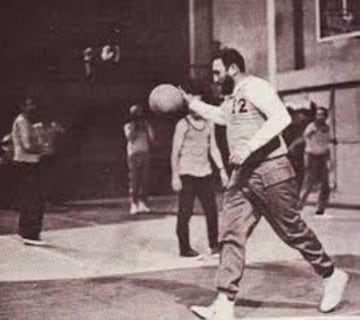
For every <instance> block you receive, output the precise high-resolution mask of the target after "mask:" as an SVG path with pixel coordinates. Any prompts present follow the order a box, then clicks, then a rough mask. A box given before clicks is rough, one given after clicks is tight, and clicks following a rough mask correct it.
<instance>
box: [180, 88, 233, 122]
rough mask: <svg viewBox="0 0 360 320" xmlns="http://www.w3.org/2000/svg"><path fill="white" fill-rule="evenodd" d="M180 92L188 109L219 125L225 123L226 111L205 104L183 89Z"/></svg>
mask: <svg viewBox="0 0 360 320" xmlns="http://www.w3.org/2000/svg"><path fill="white" fill-rule="evenodd" d="M182 93H183V97H184V99H185V101H186V102H187V104H188V107H189V109H190V110H192V111H195V112H196V113H197V114H199V115H200V116H201V117H202V118H204V119H206V120H210V121H211V122H214V123H216V124H218V125H221V126H225V125H226V123H227V116H226V113H225V112H224V111H223V110H222V108H219V107H217V106H213V105H211V104H207V103H205V102H203V101H201V100H199V99H196V98H195V97H193V96H191V95H190V94H187V93H185V92H184V91H182Z"/></svg>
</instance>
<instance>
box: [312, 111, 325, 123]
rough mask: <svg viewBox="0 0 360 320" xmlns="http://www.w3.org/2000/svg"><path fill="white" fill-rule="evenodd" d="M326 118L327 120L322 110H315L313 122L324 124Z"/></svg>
mask: <svg viewBox="0 0 360 320" xmlns="http://www.w3.org/2000/svg"><path fill="white" fill-rule="evenodd" d="M326 118H327V115H326V112H325V111H324V110H322V109H318V110H316V114H315V120H316V121H317V122H318V123H325V122H326Z"/></svg>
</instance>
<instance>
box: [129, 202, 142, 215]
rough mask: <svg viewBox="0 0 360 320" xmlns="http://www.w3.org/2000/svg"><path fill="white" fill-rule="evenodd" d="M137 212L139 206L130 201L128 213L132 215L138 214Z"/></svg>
mask: <svg viewBox="0 0 360 320" xmlns="http://www.w3.org/2000/svg"><path fill="white" fill-rule="evenodd" d="M139 212H140V210H139V206H138V205H137V204H136V203H131V206H130V214H131V215H132V216H134V215H136V214H138V213H139Z"/></svg>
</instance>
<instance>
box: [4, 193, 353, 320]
mask: <svg viewBox="0 0 360 320" xmlns="http://www.w3.org/2000/svg"><path fill="white" fill-rule="evenodd" d="M154 206H155V207H156V209H157V210H158V211H161V212H162V213H161V214H154V215H140V216H138V217H135V218H131V217H129V216H128V215H127V207H126V205H125V206H119V207H114V208H97V209H96V208H93V209H92V210H90V209H83V210H75V211H74V210H71V211H69V212H67V213H58V214H48V215H46V217H45V226H47V227H46V228H45V229H46V231H44V232H43V234H42V236H43V238H44V240H46V241H47V242H48V246H46V247H42V248H40V247H30V246H24V245H22V244H21V242H20V241H19V239H18V237H17V236H16V235H15V234H14V233H12V232H3V233H7V234H6V235H3V236H0V256H1V260H0V319H9V320H10V319H11V320H12V319H14V320H18V319H124V320H126V319H135V320H137V319H139V320H142V319H144V320H145V319H147V320H149V319H154V320H155V319H156V320H165V319H166V320H173V319H174V320H176V319H185V320H186V319H189V320H190V319H196V317H194V316H193V315H192V314H191V312H189V310H188V306H189V305H191V304H193V303H196V304H198V303H205V304H206V303H210V301H211V300H212V298H213V296H214V291H213V286H212V285H213V283H212V282H213V280H212V279H213V278H214V275H215V271H216V265H217V262H218V261H217V259H216V258H214V257H211V256H209V255H208V248H207V241H206V229H205V219H204V217H203V216H201V215H196V216H194V217H193V218H192V220H191V238H192V245H193V247H194V248H196V249H197V250H199V251H200V252H201V253H202V256H201V257H200V258H197V259H188V258H180V257H179V256H178V252H177V241H176V236H175V219H176V217H175V216H174V215H173V214H165V213H164V212H168V211H169V210H168V207H167V206H168V204H167V205H164V202H162V203H159V202H156V200H155V201H154ZM312 211H313V208H311V207H306V208H305V209H304V212H303V216H304V217H305V219H306V220H307V222H308V223H309V225H310V226H311V227H312V228H313V229H314V230H315V231H316V233H317V234H318V236H319V238H320V239H321V241H322V242H323V244H324V246H325V248H326V250H327V251H328V252H329V253H330V255H332V256H333V257H334V259H335V261H336V263H337V264H338V265H339V266H340V267H342V268H344V269H346V270H347V271H348V272H350V274H351V281H350V283H349V286H348V288H347V291H346V294H345V299H344V303H343V304H342V305H341V308H339V309H338V310H336V311H335V312H334V313H333V314H331V315H327V316H323V315H321V314H320V313H318V312H317V310H316V307H317V303H318V301H319V299H320V297H321V292H322V285H321V279H318V278H317V277H316V276H315V275H314V273H313V272H312V270H311V269H310V267H309V266H308V265H307V264H306V263H305V262H304V261H303V260H302V259H301V257H300V256H299V254H298V253H297V252H296V251H294V250H292V249H290V248H288V247H287V246H286V245H284V244H283V243H282V242H281V241H280V240H279V239H278V238H277V236H276V235H275V234H274V232H273V231H272V230H271V229H270V227H269V226H268V225H267V224H266V222H265V221H262V222H260V224H259V225H258V227H257V229H256V230H255V232H254V233H253V235H252V237H251V238H250V240H249V243H248V248H247V261H248V268H247V270H246V273H245V277H244V280H243V286H242V292H240V294H239V298H238V301H237V310H236V311H237V314H238V316H242V317H243V318H245V319H246V318H249V319H256V318H257V317H258V318H259V317H260V318H261V319H265V318H266V317H270V318H271V319H274V318H279V317H283V319H291V317H295V318H298V319H314V318H315V317H316V319H345V318H346V319H351V318H353V319H360V295H359V292H360V289H359V288H360V286H359V284H360V246H359V245H358V242H359V233H358V230H359V228H360V213H359V212H357V211H351V210H339V209H329V210H328V213H327V217H321V218H317V217H314V216H313V215H312ZM99 216H100V217H102V218H98V217H99ZM10 222H12V223H15V222H16V215H14V213H4V214H1V215H0V224H1V225H2V226H4V225H5V226H6V225H7V224H9V223H10ZM10 229H11V228H9V226H8V227H7V229H6V230H8V231H9V230H10ZM299 317H300V318H299ZM306 317H307V318H306Z"/></svg>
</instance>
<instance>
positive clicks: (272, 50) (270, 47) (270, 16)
mask: <svg viewBox="0 0 360 320" xmlns="http://www.w3.org/2000/svg"><path fill="white" fill-rule="evenodd" d="M275 19H276V11H275V0H266V21H267V51H268V52H267V60H268V80H269V81H270V83H271V84H272V85H273V86H274V87H275V88H276V73H277V64H276V25H275Z"/></svg>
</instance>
